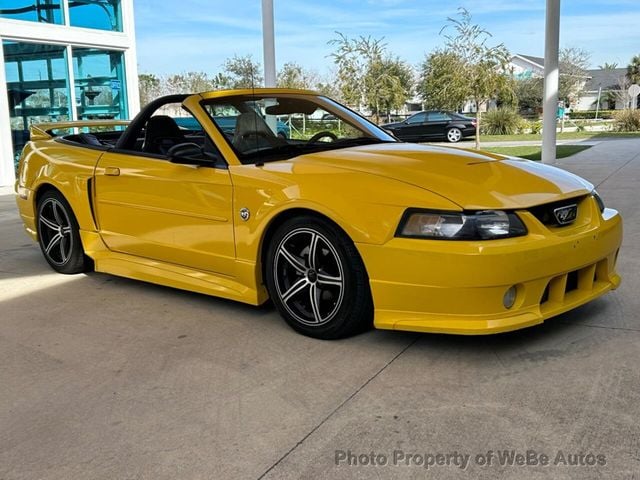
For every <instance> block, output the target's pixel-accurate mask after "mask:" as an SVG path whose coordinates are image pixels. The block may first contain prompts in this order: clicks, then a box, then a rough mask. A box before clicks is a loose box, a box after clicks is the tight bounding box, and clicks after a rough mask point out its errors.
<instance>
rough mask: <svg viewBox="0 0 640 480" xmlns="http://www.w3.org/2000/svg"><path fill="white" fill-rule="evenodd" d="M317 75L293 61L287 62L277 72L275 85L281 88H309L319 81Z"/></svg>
mask: <svg viewBox="0 0 640 480" xmlns="http://www.w3.org/2000/svg"><path fill="white" fill-rule="evenodd" d="M317 77H318V76H317V75H316V74H315V73H314V72H311V71H308V70H305V69H304V68H303V67H302V66H301V65H299V64H297V63H295V62H287V63H285V64H284V66H283V67H282V69H281V70H280V71H279V72H278V80H277V85H278V87H281V88H301V89H307V90H311V89H314V88H316V85H317V84H318V83H319V80H318V78H317Z"/></svg>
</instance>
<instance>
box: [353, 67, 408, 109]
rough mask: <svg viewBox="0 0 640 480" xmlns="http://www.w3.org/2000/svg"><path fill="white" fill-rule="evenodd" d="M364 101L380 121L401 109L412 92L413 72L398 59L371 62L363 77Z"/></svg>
mask: <svg viewBox="0 0 640 480" xmlns="http://www.w3.org/2000/svg"><path fill="white" fill-rule="evenodd" d="M364 82H365V101H366V103H367V106H368V107H369V109H370V110H371V111H372V112H373V113H374V114H375V115H376V119H377V120H378V121H379V120H380V114H381V113H385V114H386V115H387V118H388V117H389V115H390V113H391V111H392V110H398V109H400V108H402V107H403V106H404V104H405V102H406V101H407V100H408V99H409V96H410V95H411V92H412V90H413V83H414V79H413V71H412V69H411V67H410V66H409V65H407V64H406V63H405V62H403V61H402V60H400V59H399V58H397V57H396V58H391V57H386V58H380V59H377V60H376V61H374V62H372V63H371V64H370V65H369V68H368V69H367V72H366V74H365V77H364Z"/></svg>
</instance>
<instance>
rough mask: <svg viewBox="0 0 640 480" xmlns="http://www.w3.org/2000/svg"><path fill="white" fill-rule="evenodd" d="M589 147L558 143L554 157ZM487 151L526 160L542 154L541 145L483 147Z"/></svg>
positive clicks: (537, 157) (563, 156)
mask: <svg viewBox="0 0 640 480" xmlns="http://www.w3.org/2000/svg"><path fill="white" fill-rule="evenodd" d="M587 148H591V147H590V146H586V145H558V146H557V147H556V157H557V158H565V157H570V156H571V155H575V154H576V153H578V152H581V151H583V150H586V149H587ZM483 150H486V151H487V152H493V153H499V154H501V155H511V156H512V157H522V158H526V159H528V160H540V156H541V155H542V148H541V147H531V146H525V147H487V148H483Z"/></svg>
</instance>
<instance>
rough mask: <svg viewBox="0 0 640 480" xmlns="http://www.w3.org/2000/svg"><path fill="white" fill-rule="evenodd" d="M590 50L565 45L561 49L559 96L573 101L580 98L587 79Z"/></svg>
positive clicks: (569, 101) (570, 101)
mask: <svg viewBox="0 0 640 480" xmlns="http://www.w3.org/2000/svg"><path fill="white" fill-rule="evenodd" d="M590 56H591V55H590V54H589V52H587V51H586V50H583V49H581V48H575V47H565V48H561V49H560V55H559V62H560V63H559V66H560V77H559V84H558V98H559V99H560V100H564V101H565V102H566V103H569V104H571V103H573V102H575V101H577V100H578V98H580V95H581V94H582V91H583V90H584V86H585V84H586V80H587V72H586V70H587V68H589V58H590Z"/></svg>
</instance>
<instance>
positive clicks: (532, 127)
mask: <svg viewBox="0 0 640 480" xmlns="http://www.w3.org/2000/svg"><path fill="white" fill-rule="evenodd" d="M529 131H530V132H531V133H533V134H534V135H540V133H541V132H542V122H541V121H540V120H535V121H531V122H529Z"/></svg>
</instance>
